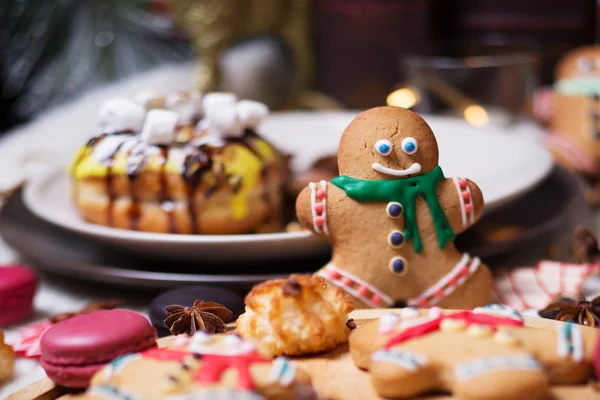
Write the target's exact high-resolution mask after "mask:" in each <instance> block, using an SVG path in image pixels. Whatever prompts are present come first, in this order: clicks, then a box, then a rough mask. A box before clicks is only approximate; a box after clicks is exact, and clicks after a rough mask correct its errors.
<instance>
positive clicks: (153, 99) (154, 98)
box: [133, 90, 165, 110]
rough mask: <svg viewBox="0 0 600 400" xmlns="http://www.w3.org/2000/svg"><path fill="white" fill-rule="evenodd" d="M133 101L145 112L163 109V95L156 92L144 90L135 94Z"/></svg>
mask: <svg viewBox="0 0 600 400" xmlns="http://www.w3.org/2000/svg"><path fill="white" fill-rule="evenodd" d="M133 101H135V102H136V103H138V104H139V105H141V106H142V107H144V108H145V109H146V110H152V109H154V108H164V107H165V95H164V94H162V93H161V92H158V91H156V90H144V91H143V92H139V93H137V94H136V95H135V96H134V98H133Z"/></svg>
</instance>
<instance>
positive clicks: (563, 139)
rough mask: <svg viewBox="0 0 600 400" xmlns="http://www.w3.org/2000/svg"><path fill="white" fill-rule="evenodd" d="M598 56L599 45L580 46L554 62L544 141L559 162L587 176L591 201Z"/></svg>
mask: <svg viewBox="0 0 600 400" xmlns="http://www.w3.org/2000/svg"><path fill="white" fill-rule="evenodd" d="M599 57H600V46H584V47H579V48H576V49H574V50H572V51H570V52H569V53H567V54H566V55H565V56H564V57H563V59H562V60H561V61H560V63H559V64H558V66H557V68H556V74H555V75H556V81H555V83H554V96H553V106H552V112H551V118H550V128H551V130H552V135H550V136H549V142H548V143H549V148H550V149H551V150H552V152H553V154H554V156H555V157H556V159H557V160H558V162H559V163H560V164H562V165H564V166H566V167H567V168H569V169H571V170H573V171H576V172H580V173H583V174H584V175H585V176H586V177H587V178H588V180H589V182H590V184H591V186H590V189H591V190H588V192H587V193H586V194H587V199H588V201H590V202H591V203H593V204H598V203H600V185H599V181H600V168H598V167H599V163H598V161H599V160H600V142H599V141H598V140H599V139H600V123H599V121H600V120H599V118H598V117H599V116H600V108H599V106H600V63H599V62H598V60H599V59H600V58H599ZM594 188H595V189H594Z"/></svg>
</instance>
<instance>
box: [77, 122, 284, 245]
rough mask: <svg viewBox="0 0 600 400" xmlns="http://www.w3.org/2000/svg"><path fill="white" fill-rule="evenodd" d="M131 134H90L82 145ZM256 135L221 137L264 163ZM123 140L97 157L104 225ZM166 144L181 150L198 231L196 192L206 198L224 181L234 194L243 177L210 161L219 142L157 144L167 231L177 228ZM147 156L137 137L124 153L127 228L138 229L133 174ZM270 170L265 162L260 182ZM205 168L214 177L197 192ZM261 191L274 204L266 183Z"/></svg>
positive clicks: (193, 221)
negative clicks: (103, 189) (104, 204)
mask: <svg viewBox="0 0 600 400" xmlns="http://www.w3.org/2000/svg"><path fill="white" fill-rule="evenodd" d="M132 134H133V132H131V131H122V132H114V133H102V134H100V135H97V136H95V137H93V138H91V139H90V140H89V141H88V142H87V143H86V146H87V147H94V146H96V145H97V144H98V143H100V142H101V141H102V140H104V139H105V138H107V137H109V136H115V135H132ZM132 138H133V136H132ZM258 138H259V137H258V135H257V134H256V133H255V132H253V131H252V130H246V131H245V132H244V135H243V136H242V137H240V138H226V139H224V142H225V144H227V143H238V144H241V145H243V146H244V147H245V148H247V149H248V150H250V151H251V152H252V154H253V155H255V156H256V157H257V158H258V159H259V160H260V161H261V162H262V163H263V164H264V161H265V160H264V158H263V157H262V155H261V154H260V153H259V152H258V150H257V149H256V147H255V141H256V140H257V139H258ZM125 143H129V144H131V142H130V141H123V143H120V144H119V145H118V146H116V148H115V150H114V151H113V152H112V154H111V155H110V156H108V157H106V158H105V159H103V160H101V162H102V163H103V164H105V165H106V167H107V173H106V177H105V185H106V192H107V194H108V210H107V214H108V216H107V225H108V226H114V221H113V208H114V201H115V198H116V190H115V182H114V179H115V174H113V167H114V164H115V158H116V156H117V154H118V153H119V151H120V150H121V149H122V147H123V145H124V144H125ZM170 147H179V148H183V150H184V152H185V158H184V161H183V165H182V166H181V170H180V175H181V178H182V179H183V181H184V184H185V193H186V198H187V199H186V200H187V203H188V204H187V208H188V214H189V217H190V222H191V224H190V225H191V226H190V233H192V234H195V233H200V232H199V231H200V228H199V221H198V213H197V210H196V205H197V201H198V195H201V196H202V198H208V197H210V196H212V195H214V194H215V193H216V192H217V191H218V190H219V187H220V186H221V185H222V184H223V183H224V182H227V183H228V184H229V186H230V187H231V190H232V192H233V193H234V194H235V193H239V191H240V190H241V187H242V182H243V179H244V177H243V176H236V175H228V176H225V166H224V165H223V164H222V163H215V162H214V161H213V156H214V155H215V154H217V153H218V152H220V151H222V150H223V147H222V146H214V145H211V144H208V143H204V144H200V145H194V144H193V143H192V142H175V143H173V144H171V146H160V147H159V148H160V155H159V157H160V160H159V163H160V170H159V180H160V189H159V190H160V192H159V194H158V200H159V204H160V207H161V208H162V209H163V210H164V211H165V212H166V214H167V216H168V231H169V232H170V233H178V231H179V229H178V227H177V224H176V221H175V218H174V211H175V202H174V200H173V198H172V197H171V196H170V191H169V180H168V173H167V170H166V166H167V161H168V156H169V148H170ZM149 157H150V155H149V153H148V148H147V147H146V146H145V144H144V143H143V142H141V141H140V142H138V143H136V144H135V145H134V146H132V148H131V150H130V151H129V152H128V154H127V155H126V174H127V178H128V184H129V187H128V190H129V196H130V199H131V204H130V207H129V210H128V216H129V221H130V229H131V230H138V229H139V221H140V217H141V207H140V201H141V200H140V196H139V190H138V185H137V177H138V176H139V174H140V172H141V171H143V170H144V168H145V166H146V164H147V163H148V159H149ZM270 171H273V172H274V173H275V172H276V171H277V170H271V169H270V168H269V167H268V166H265V167H263V169H262V171H261V179H262V181H263V182H265V181H267V180H268V176H269V174H270ZM208 172H213V173H214V175H215V181H214V182H210V183H208V185H207V187H206V188H204V192H203V193H199V192H198V190H197V189H198V187H199V186H201V185H202V183H203V178H204V174H205V173H208ZM262 195H263V199H264V201H265V202H266V203H267V204H268V205H269V207H271V206H274V204H272V203H273V200H272V198H271V197H272V196H271V195H270V193H269V188H268V187H267V185H265V188H264V191H263V194H262Z"/></svg>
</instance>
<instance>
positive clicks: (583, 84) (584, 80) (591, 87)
mask: <svg viewBox="0 0 600 400" xmlns="http://www.w3.org/2000/svg"><path fill="white" fill-rule="evenodd" d="M554 89H555V90H556V91H557V92H558V93H561V94H565V95H571V96H597V95H600V78H598V77H595V76H582V77H579V78H569V79H563V80H561V81H558V82H556V83H555V84H554Z"/></svg>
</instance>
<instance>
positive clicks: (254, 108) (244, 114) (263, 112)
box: [236, 100, 269, 129]
mask: <svg viewBox="0 0 600 400" xmlns="http://www.w3.org/2000/svg"><path fill="white" fill-rule="evenodd" d="M236 109H237V115H238V119H239V120H240V122H241V124H242V125H243V126H244V127H246V128H251V129H254V128H256V127H257V126H258V125H259V124H260V123H261V122H262V121H263V120H264V119H265V118H266V117H267V116H268V115H269V107H267V106H266V105H265V104H263V103H259V102H258V101H252V100H242V101H240V102H239V103H238V104H237V106H236Z"/></svg>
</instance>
